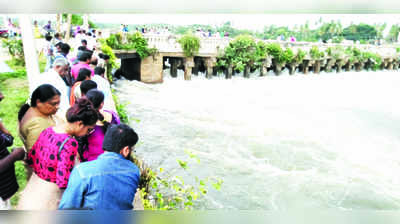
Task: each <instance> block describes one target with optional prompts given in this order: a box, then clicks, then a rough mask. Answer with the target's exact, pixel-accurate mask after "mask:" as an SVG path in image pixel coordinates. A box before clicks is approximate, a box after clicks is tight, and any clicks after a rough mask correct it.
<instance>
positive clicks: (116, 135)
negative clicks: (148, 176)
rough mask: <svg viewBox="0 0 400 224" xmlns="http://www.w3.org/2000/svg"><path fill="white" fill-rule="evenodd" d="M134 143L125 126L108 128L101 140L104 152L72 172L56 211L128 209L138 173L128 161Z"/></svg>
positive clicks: (132, 136)
mask: <svg viewBox="0 0 400 224" xmlns="http://www.w3.org/2000/svg"><path fill="white" fill-rule="evenodd" d="M138 139H139V138H138V135H137V134H136V133H135V131H134V130H133V129H132V128H130V127H129V126H128V125H126V124H119V125H111V126H110V127H109V128H108V130H107V132H106V134H105V136H104V142H103V149H104V151H106V152H104V153H103V154H101V155H100V156H99V157H98V159H97V160H94V161H90V162H84V163H80V164H79V165H78V166H77V167H75V168H74V169H73V170H72V172H71V176H70V179H69V182H68V186H67V189H66V190H65V192H64V195H63V196H62V199H61V202H60V206H59V209H98V210H105V209H109V210H130V209H132V208H133V205H132V202H133V200H134V198H135V193H136V190H137V188H138V184H139V179H140V171H139V168H138V167H137V166H136V165H135V164H134V163H133V162H131V161H130V160H129V158H130V156H131V153H132V150H133V148H134V146H135V144H136V143H137V141H138Z"/></svg>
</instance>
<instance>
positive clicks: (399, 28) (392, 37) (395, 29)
mask: <svg viewBox="0 0 400 224" xmlns="http://www.w3.org/2000/svg"><path fill="white" fill-rule="evenodd" d="M399 32H400V25H399V24H393V25H392V27H390V31H389V34H388V35H387V37H386V40H387V41H390V42H397V40H398V37H399Z"/></svg>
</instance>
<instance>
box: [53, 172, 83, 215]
mask: <svg viewBox="0 0 400 224" xmlns="http://www.w3.org/2000/svg"><path fill="white" fill-rule="evenodd" d="M86 188H87V184H86V181H85V180H84V179H82V178H81V176H80V175H79V166H78V167H75V168H74V169H73V170H72V173H71V176H70V177H69V181H68V186H67V188H66V189H65V191H64V194H63V196H62V198H61V201H60V205H59V206H58V209H79V208H82V206H83V199H84V194H85V192H86Z"/></svg>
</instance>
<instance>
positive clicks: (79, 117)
mask: <svg viewBox="0 0 400 224" xmlns="http://www.w3.org/2000/svg"><path fill="white" fill-rule="evenodd" d="M66 118H67V121H68V122H69V123H73V122H76V121H82V123H83V125H86V126H88V125H94V124H96V122H97V119H98V116H97V110H96V109H94V107H93V104H92V103H91V102H90V101H89V100H88V99H86V98H80V99H78V100H77V101H76V102H75V104H74V105H73V106H72V107H70V108H69V109H68V110H67V114H66Z"/></svg>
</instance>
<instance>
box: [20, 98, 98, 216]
mask: <svg viewBox="0 0 400 224" xmlns="http://www.w3.org/2000/svg"><path fill="white" fill-rule="evenodd" d="M66 120H67V122H66V123H60V124H57V125H56V126H55V127H49V128H47V129H45V130H44V131H43V132H42V133H41V134H40V136H39V138H38V139H37V141H36V143H35V144H34V145H33V147H32V149H31V150H30V151H29V153H28V158H27V163H28V165H30V166H31V167H32V169H33V174H32V176H31V178H30V179H29V181H28V183H27V185H26V187H25V190H24V192H23V193H22V195H21V198H20V201H19V204H18V209H22V210H55V209H57V207H58V202H59V201H60V199H61V196H62V193H63V192H64V189H65V188H66V187H67V184H68V180H69V176H70V174H71V171H72V168H73V167H74V165H75V162H76V161H78V160H77V157H76V156H77V153H78V142H77V140H76V139H75V138H76V137H80V136H85V135H87V134H88V133H90V132H91V130H93V127H94V125H95V124H96V121H97V120H98V117H97V111H96V110H95V109H94V108H93V106H92V103H91V102H90V101H89V100H87V99H79V100H78V101H77V102H76V103H75V104H74V105H73V106H72V107H71V108H69V109H68V111H67V115H66Z"/></svg>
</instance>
